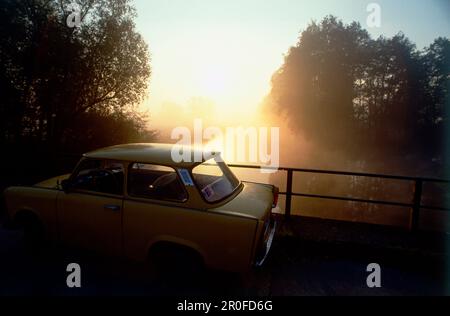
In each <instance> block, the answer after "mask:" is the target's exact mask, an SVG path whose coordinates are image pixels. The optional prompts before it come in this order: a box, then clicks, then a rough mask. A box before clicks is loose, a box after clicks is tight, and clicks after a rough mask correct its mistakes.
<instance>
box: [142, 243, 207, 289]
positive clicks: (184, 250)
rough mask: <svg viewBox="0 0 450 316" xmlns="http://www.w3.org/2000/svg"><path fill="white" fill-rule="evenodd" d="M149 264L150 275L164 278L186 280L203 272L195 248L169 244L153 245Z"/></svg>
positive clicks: (200, 260)
mask: <svg viewBox="0 0 450 316" xmlns="http://www.w3.org/2000/svg"><path fill="white" fill-rule="evenodd" d="M149 265H150V270H151V272H152V275H154V276H155V277H157V278H162V279H165V280H178V281H188V280H190V279H195V278H198V277H200V276H201V275H202V273H203V272H204V264H203V260H202V258H201V256H200V255H199V254H198V253H197V252H196V251H195V250H191V249H190V248H188V247H184V246H178V245H171V244H161V245H156V246H154V247H153V249H151V251H150V254H149Z"/></svg>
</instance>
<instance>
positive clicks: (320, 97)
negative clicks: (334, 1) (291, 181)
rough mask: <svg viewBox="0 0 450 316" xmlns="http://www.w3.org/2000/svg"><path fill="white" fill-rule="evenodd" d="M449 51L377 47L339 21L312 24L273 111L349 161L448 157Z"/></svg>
mask: <svg viewBox="0 0 450 316" xmlns="http://www.w3.org/2000/svg"><path fill="white" fill-rule="evenodd" d="M449 43H450V41H449V40H448V39H445V38H439V39H437V40H436V41H435V42H434V43H433V44H432V45H430V47H428V48H427V49H425V50H424V51H422V52H421V51H418V50H417V49H416V47H415V45H414V44H413V43H411V42H410V41H409V39H408V38H406V36H404V35H403V34H401V33H399V34H397V35H396V36H394V37H392V38H384V37H380V38H378V39H376V40H374V39H371V38H370V36H369V35H368V33H367V32H366V31H365V30H363V29H362V28H361V26H360V25H359V24H358V23H355V22H354V23H351V24H349V25H344V24H343V23H342V22H341V21H339V20H337V19H336V18H335V17H333V16H329V17H326V18H325V19H324V20H323V21H321V22H320V23H319V24H318V23H315V22H313V23H311V24H310V25H309V26H308V27H307V28H306V30H305V31H303V32H302V33H301V36H300V38H299V41H298V43H297V45H296V46H294V47H291V48H290V50H289V52H288V54H287V55H286V57H285V62H284V64H283V65H282V67H281V68H280V69H279V70H278V71H277V72H276V73H275V74H274V75H273V77H272V89H271V92H270V95H269V98H268V100H269V102H268V104H269V106H270V109H271V111H273V112H275V113H279V114H280V115H281V116H283V117H285V119H286V120H287V121H288V122H289V125H290V127H291V128H292V129H293V130H294V131H300V132H302V133H303V134H304V135H305V136H306V137H307V138H308V139H309V140H310V141H312V142H314V143H315V144H317V145H319V146H322V148H326V149H328V150H336V149H340V150H341V151H343V152H346V153H348V158H349V160H353V159H367V158H371V157H374V156H377V155H378V157H380V155H386V154H394V155H405V154H412V155H422V156H423V157H427V158H432V157H434V155H438V154H439V153H441V152H442V150H443V143H442V140H443V136H444V135H443V133H444V126H445V125H446V124H448V117H447V115H448V113H446V111H445V110H446V109H445V107H446V106H447V107H448V87H449V80H450V71H449V60H450V53H449Z"/></svg>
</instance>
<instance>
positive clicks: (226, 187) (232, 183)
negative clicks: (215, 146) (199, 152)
mask: <svg viewBox="0 0 450 316" xmlns="http://www.w3.org/2000/svg"><path fill="white" fill-rule="evenodd" d="M192 175H193V177H194V181H195V183H196V184H197V186H198V187H199V189H200V191H201V194H202V195H203V197H204V198H205V200H206V201H208V202H217V201H219V200H222V199H224V198H226V197H227V196H229V195H230V194H231V193H233V191H234V190H235V189H236V188H237V187H238V186H239V180H238V179H237V178H236V176H235V175H234V174H233V173H232V172H231V170H230V169H229V168H228V166H227V165H226V164H225V163H224V162H222V161H220V160H219V159H218V158H213V159H210V160H207V161H205V162H204V163H202V164H200V165H198V166H196V167H194V168H193V169H192Z"/></svg>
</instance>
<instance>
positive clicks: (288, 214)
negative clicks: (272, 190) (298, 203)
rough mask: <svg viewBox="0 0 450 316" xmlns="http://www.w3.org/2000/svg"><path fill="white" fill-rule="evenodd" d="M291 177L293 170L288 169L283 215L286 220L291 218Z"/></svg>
mask: <svg viewBox="0 0 450 316" xmlns="http://www.w3.org/2000/svg"><path fill="white" fill-rule="evenodd" d="M292 175H293V170H292V169H288V170H287V182H286V210H285V213H284V214H285V216H286V219H290V218H291V201H292Z"/></svg>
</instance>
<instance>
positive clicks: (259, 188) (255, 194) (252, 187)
mask: <svg viewBox="0 0 450 316" xmlns="http://www.w3.org/2000/svg"><path fill="white" fill-rule="evenodd" d="M242 184H243V189H242V190H241V191H240V192H239V193H238V195H236V196H235V197H234V198H233V199H232V200H231V201H229V202H228V203H226V204H223V205H221V206H219V207H217V208H214V209H211V210H210V211H213V212H220V213H227V214H234V215H238V216H245V217H250V218H256V219H263V218H264V217H265V216H266V215H267V213H268V212H269V211H270V210H271V209H272V203H273V192H272V190H273V186H272V185H269V184H262V183H253V182H242Z"/></svg>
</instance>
